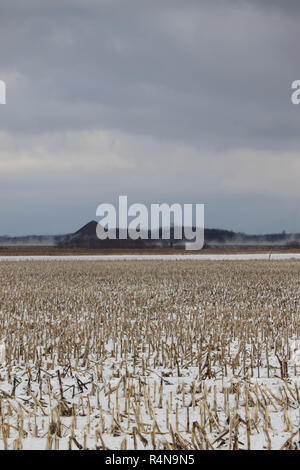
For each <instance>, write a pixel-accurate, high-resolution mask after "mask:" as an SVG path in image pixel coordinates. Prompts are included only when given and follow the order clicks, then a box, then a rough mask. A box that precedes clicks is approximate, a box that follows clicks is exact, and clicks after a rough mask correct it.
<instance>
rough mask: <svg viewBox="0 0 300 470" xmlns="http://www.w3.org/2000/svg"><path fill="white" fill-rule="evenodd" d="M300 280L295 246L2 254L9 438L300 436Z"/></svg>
mask: <svg viewBox="0 0 300 470" xmlns="http://www.w3.org/2000/svg"><path fill="white" fill-rule="evenodd" d="M299 281H300V261H297V260H282V261H275V260H261V261H257V260H231V261H226V260H224V261H213V260H208V261H205V260H200V261H199V260H184V261H176V260H172V261H168V260H154V259H153V260H139V261H137V260H134V259H133V260H130V261H129V260H122V261H120V260H115V261H107V260H104V261H84V260H68V261H64V260H63V261H56V260H55V261H29V260H27V261H1V262H0V339H1V338H2V339H1V346H0V356H1V361H2V362H1V364H0V413H1V416H0V449H16V450H17V449H45V450H46V449H57V450H58V449H99V450H105V449H113V450H115V449H167V450H177V449H184V450H186V449H196V450H201V449H208V450H209V449H211V450H213V449H216V450H217V449H222V450H230V449H245V450H247V449H285V450H289V449H297V448H299V422H300V415H299V407H300V392H299V385H300V360H299V351H298V346H299V349H300V345H297V340H299V339H300V307H299V294H300V282H299ZM297 354H298V355H297Z"/></svg>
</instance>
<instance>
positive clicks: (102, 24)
mask: <svg viewBox="0 0 300 470" xmlns="http://www.w3.org/2000/svg"><path fill="white" fill-rule="evenodd" d="M282 5H283V4H282V3H281V2H279V1H278V2H277V1H273V2H263V1H262V2H258V1H254V0H253V1H250V0H248V1H246V0H244V1H242V0H241V1H237V0H236V1H235V0H223V1H221V0H215V1H209V2H208V1H202V2H199V1H186V2H182V1H163V2H161V1H156V0H154V1H151V2H148V1H140V0H139V1H137V0H134V1H131V0H129V1H93V0H89V1H83V0H72V1H66V0H62V1H60V2H58V1H56V0H54V1H53V0H52V1H50V0H49V1H48V0H45V1H43V2H40V1H35V0H23V1H22V2H19V1H16V0H10V1H8V0H3V1H2V3H1V17H0V43H1V56H0V79H2V80H5V82H6V84H7V104H6V105H5V106H1V107H0V131H1V132H0V181H1V189H0V192H1V200H2V204H1V206H0V216H1V232H2V233H12V234H15V233H16V234H17V233H18V234H19V233H32V232H38V233H47V232H49V233H56V232H61V231H69V230H71V229H72V228H73V227H74V228H76V227H77V225H80V223H81V222H84V221H86V220H88V219H89V218H93V217H94V211H95V209H96V207H97V205H98V204H99V203H101V202H102V201H106V202H112V201H113V200H115V199H117V197H118V195H119V194H121V193H122V194H128V195H129V196H130V197H131V198H132V202H135V201H140V202H151V201H152V200H154V199H155V198H156V199H157V198H158V197H159V198H162V200H164V201H166V202H169V201H179V202H189V201H193V202H199V203H206V204H207V208H206V214H207V219H206V224H207V225H208V224H209V225H210V226H218V227H221V226H223V227H224V228H232V229H239V230H244V231H250V232H255V231H256V232H262V231H263V232H266V231H274V230H283V229H286V230H288V231H292V230H293V231H294V230H297V231H300V221H299V210H298V203H299V195H300V191H299V189H298V184H297V175H299V157H298V152H299V144H300V134H299V120H300V114H299V113H300V107H297V106H293V105H292V104H291V100H290V95H291V89H290V86H291V83H292V81H293V80H295V79H300V76H299V71H298V70H299V67H298V64H297V60H296V58H297V57H298V51H297V43H298V29H299V26H298V24H299V14H300V7H299V3H298V2H293V1H287V2H284V7H283V6H282ZM258 202H259V203H258Z"/></svg>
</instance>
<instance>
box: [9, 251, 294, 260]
mask: <svg viewBox="0 0 300 470" xmlns="http://www.w3.org/2000/svg"><path fill="white" fill-rule="evenodd" d="M293 259H295V260H296V259H297V260H300V253H256V254H255V253H253V254H247V253H245V254H243V253H240V254H220V255H211V254H210V255H202V254H197V255H195V254H186V255H90V256H89V255H77V256H72V255H70V256H38V255H37V256H36V255H34V256H28V255H24V256H13V255H12V256H0V262H1V261H150V260H151V261H195V260H199V261H201V260H202V261H250V260H254V261H255V260H257V261H258V260H273V261H276V260H277V261H279V260H293Z"/></svg>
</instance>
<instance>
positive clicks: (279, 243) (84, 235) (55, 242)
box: [0, 220, 300, 249]
mask: <svg viewBox="0 0 300 470" xmlns="http://www.w3.org/2000/svg"><path fill="white" fill-rule="evenodd" d="M96 227H97V222H96V221H95V220H92V221H90V222H88V223H87V224H85V225H84V226H83V227H81V228H80V229H79V230H77V231H76V232H74V233H69V234H65V235H56V236H48V235H32V236H24V237H9V236H2V237H0V248H1V247H14V246H18V247H22V246H24V247H28V246H42V247H43V246H45V247H46V246H48V247H59V248H88V249H107V248H109V249H111V248H124V249H127V248H131V249H134V248H138V249H143V248H144V249H145V248H147V249H149V248H156V249H157V248H184V243H185V241H184V240H175V239H174V228H172V227H171V238H170V240H162V239H160V240H151V238H150V231H149V232H148V240H140V239H139V240H131V239H129V238H128V239H127V240H118V229H117V239H116V240H99V239H98V237H97V235H96ZM161 235H162V229H160V237H161ZM204 239H205V245H204V247H222V246H228V247H241V246H244V247H255V246H265V247H273V248H276V247H278V248H282V247H287V248H300V234H299V233H296V234H287V233H285V232H283V233H274V234H265V235H248V234H245V233H239V232H234V231H230V230H222V229H210V228H206V229H205V230H204Z"/></svg>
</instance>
